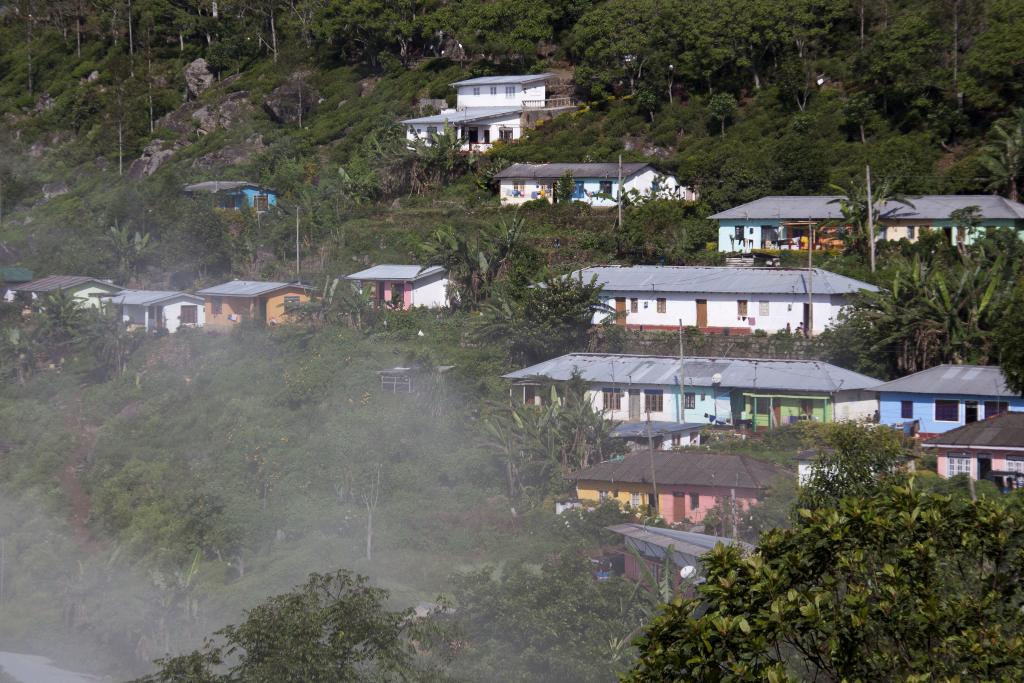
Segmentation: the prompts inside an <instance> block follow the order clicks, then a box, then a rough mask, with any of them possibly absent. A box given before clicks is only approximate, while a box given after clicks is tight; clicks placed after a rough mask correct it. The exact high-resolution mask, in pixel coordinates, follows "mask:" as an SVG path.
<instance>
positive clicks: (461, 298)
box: [420, 216, 523, 308]
mask: <svg viewBox="0 0 1024 683" xmlns="http://www.w3.org/2000/svg"><path fill="white" fill-rule="evenodd" d="M522 233H523V220H522V218H521V217H519V216H516V217H514V218H512V219H511V220H502V221H500V222H498V223H496V224H494V225H492V226H490V227H488V228H484V229H482V230H480V231H479V232H478V233H476V234H475V235H466V234H465V233H463V232H461V231H456V230H455V229H454V228H452V227H451V226H445V227H441V228H438V229H437V230H435V231H434V232H433V233H432V234H431V236H430V238H429V239H428V240H427V241H426V242H424V243H423V244H422V245H421V247H420V248H421V251H422V252H423V253H424V254H425V255H426V257H427V261H428V263H430V265H439V266H444V268H445V270H447V271H448V280H449V282H450V283H451V285H450V287H452V289H454V292H451V293H452V294H454V295H455V296H452V297H451V300H452V301H453V302H458V303H460V304H461V305H463V306H465V307H469V308H475V307H476V306H478V305H479V304H480V302H481V301H483V300H484V299H485V298H486V297H487V296H488V295H489V294H490V292H491V289H492V287H493V285H494V283H495V281H497V280H498V279H500V278H502V277H504V275H505V274H506V272H507V271H508V268H509V266H510V264H511V261H512V257H513V255H514V254H515V252H516V250H517V249H518V247H519V243H520V240H521V238H522Z"/></svg>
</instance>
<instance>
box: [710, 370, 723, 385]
mask: <svg viewBox="0 0 1024 683" xmlns="http://www.w3.org/2000/svg"><path fill="white" fill-rule="evenodd" d="M711 383H712V384H721V383H722V373H720V372H716V373H715V374H713V375H711Z"/></svg>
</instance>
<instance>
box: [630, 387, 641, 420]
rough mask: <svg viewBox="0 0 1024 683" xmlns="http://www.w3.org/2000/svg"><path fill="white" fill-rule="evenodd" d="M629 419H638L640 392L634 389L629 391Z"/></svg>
mask: <svg viewBox="0 0 1024 683" xmlns="http://www.w3.org/2000/svg"><path fill="white" fill-rule="evenodd" d="M629 419H630V420H634V421H635V420H639V419H640V392H639V391H636V390H635V389H630V391H629Z"/></svg>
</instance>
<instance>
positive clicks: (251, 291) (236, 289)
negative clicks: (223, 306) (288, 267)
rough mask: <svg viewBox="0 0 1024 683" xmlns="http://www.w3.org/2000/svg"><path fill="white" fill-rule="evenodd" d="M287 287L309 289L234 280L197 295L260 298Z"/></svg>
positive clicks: (302, 286) (298, 284)
mask: <svg viewBox="0 0 1024 683" xmlns="http://www.w3.org/2000/svg"><path fill="white" fill-rule="evenodd" d="M285 287H299V288H302V289H307V290H308V289H309V286H308V285H303V284H300V283H295V282H258V281H254V280H232V281H231V282H225V283H224V284H221V285H215V286H213V287H207V288H206V289H200V290H199V291H198V292H196V294H201V295H203V296H260V295H262V294H269V293H270V292H274V291H276V290H278V289H284V288H285Z"/></svg>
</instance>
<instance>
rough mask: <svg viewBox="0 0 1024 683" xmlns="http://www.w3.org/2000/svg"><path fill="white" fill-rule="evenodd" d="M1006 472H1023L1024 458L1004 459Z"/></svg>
mask: <svg viewBox="0 0 1024 683" xmlns="http://www.w3.org/2000/svg"><path fill="white" fill-rule="evenodd" d="M1006 471H1007V472H1021V473H1024V458H1017V457H1009V458H1007V459H1006Z"/></svg>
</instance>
